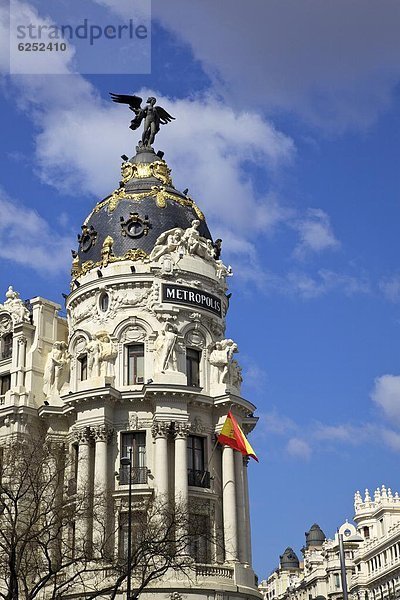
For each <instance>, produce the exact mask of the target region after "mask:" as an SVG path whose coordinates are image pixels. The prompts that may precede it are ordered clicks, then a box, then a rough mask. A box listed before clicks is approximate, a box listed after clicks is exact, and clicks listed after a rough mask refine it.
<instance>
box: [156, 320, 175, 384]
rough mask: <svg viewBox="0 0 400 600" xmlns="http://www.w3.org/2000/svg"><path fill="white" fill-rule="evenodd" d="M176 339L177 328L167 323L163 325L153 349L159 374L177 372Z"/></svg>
mask: <svg viewBox="0 0 400 600" xmlns="http://www.w3.org/2000/svg"><path fill="white" fill-rule="evenodd" d="M177 339H178V330H177V328H176V327H175V326H174V325H172V323H169V322H168V321H167V322H166V323H165V326H164V329H162V330H161V331H160V333H159V334H158V337H157V340H156V343H155V349H156V351H157V354H158V366H159V369H160V371H161V373H164V372H165V371H167V370H169V369H172V370H173V371H176V370H177V356H176V344H177Z"/></svg>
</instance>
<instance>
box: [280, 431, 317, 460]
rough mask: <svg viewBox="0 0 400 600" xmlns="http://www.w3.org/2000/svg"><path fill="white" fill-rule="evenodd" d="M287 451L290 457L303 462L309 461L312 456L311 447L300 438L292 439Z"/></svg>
mask: <svg viewBox="0 0 400 600" xmlns="http://www.w3.org/2000/svg"><path fill="white" fill-rule="evenodd" d="M286 450H287V452H288V454H289V455H290V456H292V457H294V458H300V459H302V460H309V459H310V458H311V454H312V449H311V446H310V445H309V444H308V443H307V442H306V441H305V440H302V439H301V438H298V437H293V438H290V440H289V441H288V443H287V446H286Z"/></svg>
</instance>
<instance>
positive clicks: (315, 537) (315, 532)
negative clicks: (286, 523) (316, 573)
mask: <svg viewBox="0 0 400 600" xmlns="http://www.w3.org/2000/svg"><path fill="white" fill-rule="evenodd" d="M305 536H306V547H307V548H309V547H310V546H322V544H323V543H324V541H325V540H326V535H325V534H324V532H323V531H322V529H321V527H320V526H319V525H317V523H314V525H312V526H311V527H310V531H308V532H306V533H305Z"/></svg>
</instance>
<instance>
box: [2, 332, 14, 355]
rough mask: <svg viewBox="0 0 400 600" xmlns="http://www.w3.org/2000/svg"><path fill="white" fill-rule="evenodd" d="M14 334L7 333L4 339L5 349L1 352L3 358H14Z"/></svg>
mask: <svg viewBox="0 0 400 600" xmlns="http://www.w3.org/2000/svg"><path fill="white" fill-rule="evenodd" d="M12 346H13V334H12V333H7V334H6V335H5V336H4V337H3V348H2V352H1V357H2V358H10V357H11V356H12Z"/></svg>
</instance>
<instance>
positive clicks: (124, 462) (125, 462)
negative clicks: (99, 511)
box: [120, 448, 132, 600]
mask: <svg viewBox="0 0 400 600" xmlns="http://www.w3.org/2000/svg"><path fill="white" fill-rule="evenodd" d="M128 454H129V455H128V456H123V457H122V458H121V461H120V463H121V466H123V467H125V466H129V492H128V557H127V564H128V572H127V576H126V600H130V599H131V570H132V448H128Z"/></svg>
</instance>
